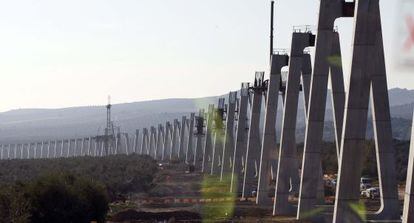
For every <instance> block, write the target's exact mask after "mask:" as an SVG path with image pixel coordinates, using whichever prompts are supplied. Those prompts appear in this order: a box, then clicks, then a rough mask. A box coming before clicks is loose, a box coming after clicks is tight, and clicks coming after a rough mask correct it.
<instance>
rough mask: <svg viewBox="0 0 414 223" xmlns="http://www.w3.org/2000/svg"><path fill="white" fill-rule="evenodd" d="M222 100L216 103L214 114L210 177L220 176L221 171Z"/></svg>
mask: <svg viewBox="0 0 414 223" xmlns="http://www.w3.org/2000/svg"><path fill="white" fill-rule="evenodd" d="M224 100H225V99H224V98H220V99H219V102H218V106H217V109H216V110H215V113H214V146H213V155H212V156H211V157H212V160H211V173H210V174H211V175H213V174H214V175H217V176H220V171H221V167H220V166H221V157H222V155H223V147H224V123H223V121H224V114H225V112H226V111H225V110H226V109H225V107H226V106H225V104H224Z"/></svg>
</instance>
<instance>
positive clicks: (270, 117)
mask: <svg viewBox="0 0 414 223" xmlns="http://www.w3.org/2000/svg"><path fill="white" fill-rule="evenodd" d="M288 63H289V56H288V55H278V54H273V55H272V57H271V67H270V77H269V83H268V89H267V100H266V111H265V117H264V120H265V122H264V132H263V140H262V142H263V143H262V150H261V153H260V168H259V180H258V185H257V188H258V190H257V196H256V204H259V205H262V204H263V205H267V204H271V202H272V199H271V198H270V197H269V196H268V194H269V188H270V184H271V178H272V177H271V172H272V169H273V171H276V167H277V166H276V165H277V161H276V160H277V157H278V149H277V139H276V116H277V106H278V100H279V90H280V85H281V83H280V80H281V69H282V67H284V66H287V65H288Z"/></svg>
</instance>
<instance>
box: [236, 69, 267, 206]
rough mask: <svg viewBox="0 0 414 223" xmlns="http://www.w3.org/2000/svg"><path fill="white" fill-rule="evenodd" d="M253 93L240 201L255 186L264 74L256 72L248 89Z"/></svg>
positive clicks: (247, 195) (249, 193) (265, 88)
mask: <svg viewBox="0 0 414 223" xmlns="http://www.w3.org/2000/svg"><path fill="white" fill-rule="evenodd" d="M250 89H251V91H252V92H253V102H252V108H251V115H250V129H249V136H248V140H247V149H246V157H245V162H244V163H245V166H244V178H243V191H242V199H245V198H247V197H249V196H251V193H252V191H253V189H255V187H256V186H257V181H255V179H257V177H258V176H257V173H258V172H259V164H260V163H259V162H260V151H261V148H262V147H261V143H260V138H261V137H260V114H261V108H262V99H263V93H264V92H265V91H266V90H267V86H266V82H265V81H264V72H256V78H255V80H254V84H253V86H252V87H250Z"/></svg>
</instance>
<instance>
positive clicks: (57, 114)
mask: <svg viewBox="0 0 414 223" xmlns="http://www.w3.org/2000/svg"><path fill="white" fill-rule="evenodd" d="M389 97H390V104H391V115H392V118H393V120H392V121H393V132H394V137H395V138H398V139H405V140H406V139H409V136H410V126H411V117H412V111H413V109H414V90H407V89H399V88H395V89H391V90H390V92H389ZM217 99H218V97H207V98H195V99H164V100H155V101H143V102H133V103H126V104H114V105H113V108H112V115H113V120H114V121H115V124H116V126H119V127H120V128H121V131H122V132H128V133H130V134H132V133H133V132H135V129H142V128H143V127H148V126H151V125H158V124H159V123H165V121H167V120H168V121H172V120H173V119H175V118H179V117H181V116H182V115H188V114H189V113H190V112H195V111H197V110H198V109H199V108H206V107H207V105H208V104H210V103H216V101H217ZM279 101H280V100H279ZM327 105H328V108H327V113H326V120H327V123H326V126H327V128H326V131H325V139H327V140H333V135H334V134H333V125H332V110H331V98H330V97H328V99H327ZM281 107H282V106H281V103H280V106H279V112H278V118H277V119H278V125H277V126H278V128H277V130H278V132H280V124H281V119H282V110H281ZM299 108H303V99H302V98H301V99H300V100H299ZM105 120H106V109H105V106H90V107H72V108H61V109H18V110H11V111H7V112H3V113H0V143H1V144H6V143H20V142H28V141H31V142H33V141H41V140H49V139H50V140H53V139H62V138H75V137H84V136H93V135H96V134H102V132H103V126H104V125H105ZM304 120H305V117H304V111H303V110H302V109H299V112H298V125H297V141H298V142H300V141H302V140H303V137H304V125H305V121H304ZM370 126H371V125H370ZM367 135H368V136H372V135H373V133H372V128H369V129H368V133H367Z"/></svg>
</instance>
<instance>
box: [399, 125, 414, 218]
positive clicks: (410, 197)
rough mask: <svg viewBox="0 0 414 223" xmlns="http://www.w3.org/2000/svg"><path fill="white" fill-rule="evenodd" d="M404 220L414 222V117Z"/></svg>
mask: <svg viewBox="0 0 414 223" xmlns="http://www.w3.org/2000/svg"><path fill="white" fill-rule="evenodd" d="M402 220H403V221H402V222H403V223H410V222H414V118H413V124H412V127H411V142H410V155H409V156H408V166H407V180H406V183H405V195H404V209H403V218H402Z"/></svg>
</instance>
